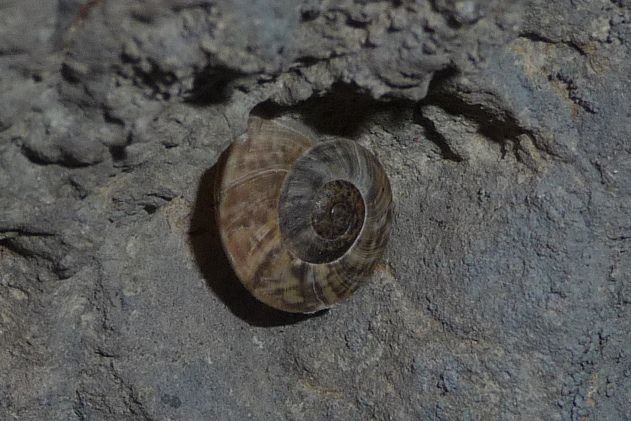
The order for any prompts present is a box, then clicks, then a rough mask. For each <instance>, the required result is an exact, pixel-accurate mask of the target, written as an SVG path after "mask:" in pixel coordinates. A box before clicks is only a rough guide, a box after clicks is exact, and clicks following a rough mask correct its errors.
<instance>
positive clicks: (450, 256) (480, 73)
mask: <svg viewBox="0 0 631 421" xmlns="http://www.w3.org/2000/svg"><path fill="white" fill-rule="evenodd" d="M630 48H631V2H629V1H627V0H611V1H607V0H594V1H587V0H559V1H537V0H534V1H523V2H508V1H482V0H478V1H473V0H470V1H455V0H432V1H429V0H416V1H414V0H391V1H369V0H354V1H351V0H343V1H333V0H324V1H313V0H302V1H294V0H269V1H265V0H230V1H228V0H223V1H220V0H171V1H167V0H144V1H133V2H132V1H127V0H89V1H85V0H83V1H80V0H47V1H40V0H1V1H0V95H1V101H0V419H2V420H11V419H20V420H51V421H53V420H207V419H224V420H243V419H254V420H270V419H280V420H283V419H286V420H301V419H304V420H329V419H339V420H365V419H376V420H416V419H460V420H473V419H533V418H534V419H551V420H555V419H557V420H578V419H612V420H621V419H631V351H630V349H631V277H630V276H631V275H630V273H631V137H630V136H631V135H630V133H631V95H629V92H630V90H631V80H630V75H631V49H630ZM251 112H254V113H269V112H273V113H287V114H290V115H293V116H294V117H295V118H299V119H302V120H303V121H304V122H306V123H307V124H310V125H311V126H312V127H313V128H314V129H315V130H318V131H319V132H320V133H321V135H322V136H343V137H348V138H352V139H356V140H357V141H359V142H361V143H362V144H363V145H365V146H367V147H369V148H370V149H371V150H373V151H374V152H375V154H376V155H377V156H378V157H379V158H380V159H381V160H382V162H383V163H384V166H385V167H386V169H387V171H388V173H389V175H390V178H391V182H392V185H393V190H394V194H395V200H396V216H395V222H394V231H393V235H392V237H391V242H390V246H389V249H388V253H387V258H386V260H385V262H384V263H383V265H381V267H380V269H379V271H378V272H377V273H376V274H375V276H374V279H373V280H372V282H371V283H370V284H369V285H368V286H367V287H365V288H364V289H362V290H361V291H359V292H358V293H357V294H356V295H355V296H354V297H353V298H352V299H351V300H349V301H347V302H346V303H344V304H343V305H340V306H338V307H336V308H334V309H332V310H330V311H328V312H325V313H322V314H318V315H317V316H315V317H296V316H289V315H284V314H280V313H277V312H274V311H271V310H269V309H266V308H264V307H263V306H261V305H259V304H258V303H256V302H255V301H254V300H253V299H252V298H251V297H250V296H249V295H248V294H247V292H245V291H244V290H243V289H242V287H240V285H239V283H238V281H237V280H236V279H235V278H234V275H233V274H232V272H231V270H230V268H229V267H228V265H227V264H226V261H225V257H224V256H223V254H222V251H221V248H220V247H219V246H218V244H217V238H216V229H215V227H214V225H213V219H212V212H213V210H212V206H211V204H212V195H211V186H212V179H213V170H212V167H213V165H214V164H215V163H216V161H217V159H218V156H219V154H220V153H221V152H222V151H223V150H224V149H225V148H226V146H227V145H228V144H229V143H230V142H231V140H232V139H234V138H236V137H238V136H239V135H240V134H241V133H242V132H243V130H244V127H245V124H246V121H247V117H248V115H249V113H251Z"/></svg>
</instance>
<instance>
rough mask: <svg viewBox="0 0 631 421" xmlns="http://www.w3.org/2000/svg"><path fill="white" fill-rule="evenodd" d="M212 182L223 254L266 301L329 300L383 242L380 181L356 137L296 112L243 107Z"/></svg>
mask: <svg viewBox="0 0 631 421" xmlns="http://www.w3.org/2000/svg"><path fill="white" fill-rule="evenodd" d="M216 187H217V190H216V198H217V203H216V209H217V218H218V226H219V232H220V235H221V239H222V242H223V246H224V249H225V251H226V254H227V256H228V258H229V260H230V262H231V264H232V267H233V268H234V270H235V272H236V274H237V276H238V277H239V279H240V280H241V282H242V283H243V285H244V286H245V287H246V288H247V289H248V290H249V291H250V292H251V293H252V294H253V295H254V296H255V297H256V298H257V299H259V300H260V301H262V302H264V303H265V304H267V305H269V306H271V307H274V308H277V309H280V310H284V311H288V312H294V313H312V312H315V311H318V310H321V309H324V308H328V307H331V306H332V305H333V304H335V303H336V302H338V301H340V300H342V299H344V298H346V297H348V296H349V295H351V294H352V293H353V292H354V291H355V290H356V289H357V288H358V287H359V286H360V285H361V284H362V283H363V282H364V281H365V279H366V277H367V276H368V275H369V274H370V273H371V272H372V270H373V269H374V267H375V265H376V263H377V262H378V260H379V258H380V257H381V255H382V254H383V251H384V249H385V246H386V243H387V240H388V236H389V233H390V219H391V213H392V193H391V190H390V183H389V181H388V177H387V176H386V174H385V172H384V170H383V167H382V166H381V164H380V163H379V162H378V161H377V159H376V158H375V157H374V156H373V155H372V154H371V153H370V152H368V151H367V150H366V149H365V148H363V147H361V146H360V145H359V144H357V143H356V142H353V141H350V140H335V141H329V142H320V141H318V140H317V138H316V136H315V135H314V134H313V133H312V132H311V131H309V129H307V128H306V127H303V126H302V125H299V124H297V123H296V122H290V121H285V120H267V119H263V118H260V117H251V118H250V121H249V124H248V130H247V133H246V136H245V140H244V141H238V142H235V143H234V144H232V145H231V147H230V149H229V150H228V151H227V152H226V155H225V158H224V161H223V169H222V173H221V176H220V178H219V181H218V184H217V186H216Z"/></svg>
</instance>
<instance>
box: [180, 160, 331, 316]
mask: <svg viewBox="0 0 631 421" xmlns="http://www.w3.org/2000/svg"><path fill="white" fill-rule="evenodd" d="M222 162H223V159H219V161H218V163H217V164H216V165H215V166H213V167H212V168H210V169H209V170H207V171H206V172H204V174H203V175H202V177H201V179H200V181H199V185H198V189H197V196H196V199H195V205H194V206H195V208H194V210H193V216H192V218H191V221H190V227H189V240H190V245H191V248H192V251H193V254H194V256H195V260H196V263H197V266H198V267H199V269H200V271H201V272H202V274H203V276H204V279H205V280H206V283H207V284H208V287H209V288H210V289H211V290H212V292H213V293H214V294H215V295H216V296H217V297H218V298H219V299H220V300H221V301H222V302H223V303H224V304H225V305H226V306H227V307H228V308H229V309H230V311H231V312H232V313H233V314H234V315H236V316H237V317H239V318H240V319H242V320H244V321H245V322H247V323H248V324H250V325H252V326H260V327H273V326H284V325H291V324H294V323H298V322H301V321H303V320H306V319H309V318H312V317H318V316H321V315H323V314H326V312H327V310H324V311H320V312H318V313H314V314H295V313H286V312H284V311H280V310H276V309H274V308H272V307H269V306H267V305H265V304H263V303H262V302H260V301H258V300H257V299H256V298H254V296H252V295H251V294H250V293H249V291H248V290H247V289H246V288H245V287H244V286H243V285H242V284H241V282H240V281H239V279H238V278H237V275H236V274H235V273H234V271H233V269H232V267H231V265H230V262H229V260H228V257H227V256H226V254H225V251H224V249H223V246H222V244H221V238H220V236H219V229H218V226H217V222H216V218H215V200H214V186H215V181H216V177H218V176H220V174H221V163H222Z"/></svg>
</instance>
